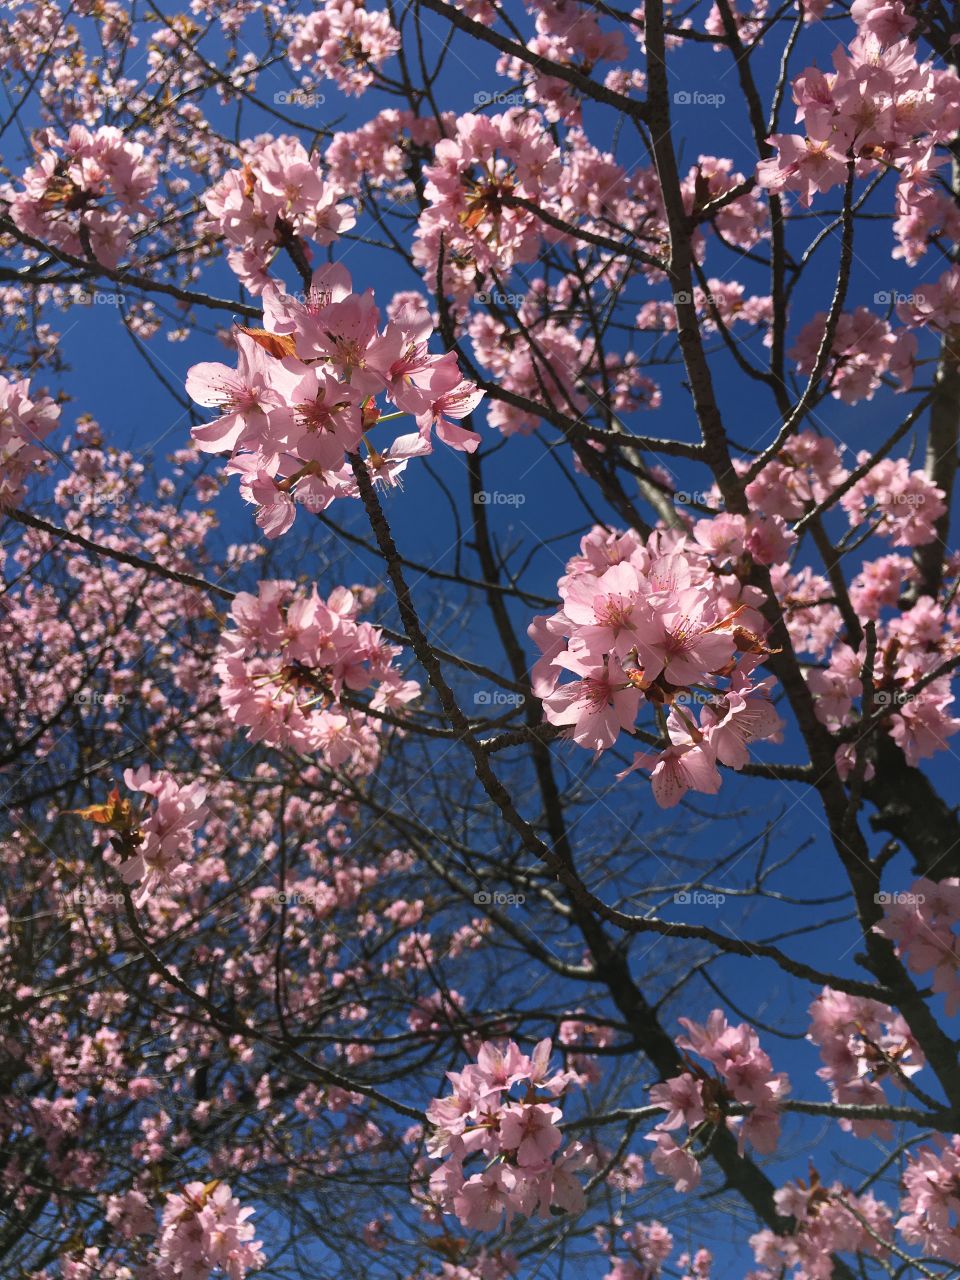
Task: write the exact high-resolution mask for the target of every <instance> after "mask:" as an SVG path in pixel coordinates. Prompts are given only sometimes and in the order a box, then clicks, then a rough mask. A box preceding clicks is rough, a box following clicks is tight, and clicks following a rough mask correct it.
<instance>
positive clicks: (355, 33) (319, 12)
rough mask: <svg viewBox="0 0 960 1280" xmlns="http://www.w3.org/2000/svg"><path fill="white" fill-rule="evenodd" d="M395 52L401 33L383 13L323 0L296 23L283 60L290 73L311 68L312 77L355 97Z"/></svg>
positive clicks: (351, 1)
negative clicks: (298, 23)
mask: <svg viewBox="0 0 960 1280" xmlns="http://www.w3.org/2000/svg"><path fill="white" fill-rule="evenodd" d="M399 48H400V35H399V32H397V31H396V29H395V28H394V26H393V24H392V23H391V21H390V15H389V14H388V13H387V11H386V10H385V9H379V10H376V11H374V12H371V11H370V10H368V9H367V8H366V7H365V6H364V4H363V0H360V3H357V2H356V0H326V3H325V4H324V5H323V6H322V7H319V8H317V9H314V10H313V12H312V13H309V14H308V15H307V16H306V17H305V18H304V19H303V21H302V22H301V23H300V25H299V27H298V28H297V30H296V31H295V32H294V34H293V38H292V40H291V41H290V46H289V49H288V52H287V56H288V58H289V59H290V65H291V66H292V67H293V68H294V70H297V71H299V70H300V69H301V68H302V67H304V66H306V65H309V66H310V68H311V71H312V72H313V74H314V75H316V76H318V77H322V78H326V79H329V80H333V81H335V82H336V84H337V85H338V86H339V87H340V88H341V89H342V90H343V92H344V93H349V94H354V95H357V96H359V95H360V94H361V93H363V91H364V90H365V89H367V88H369V86H370V85H371V84H373V81H374V78H375V75H376V71H377V69H378V68H379V67H380V66H381V65H382V64H383V63H384V62H386V60H387V59H388V58H390V57H392V56H393V55H394V54H395V53H396V52H397V50H398V49H399ZM304 83H305V84H306V83H307V82H306V80H305V81H304Z"/></svg>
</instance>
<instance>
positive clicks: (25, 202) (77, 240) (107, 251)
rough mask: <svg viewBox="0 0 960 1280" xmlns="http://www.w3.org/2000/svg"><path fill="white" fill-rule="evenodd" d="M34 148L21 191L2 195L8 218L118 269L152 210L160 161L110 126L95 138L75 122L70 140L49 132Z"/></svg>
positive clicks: (9, 189)
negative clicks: (138, 222) (34, 155)
mask: <svg viewBox="0 0 960 1280" xmlns="http://www.w3.org/2000/svg"><path fill="white" fill-rule="evenodd" d="M36 146H37V151H38V155H37V160H36V163H35V164H32V165H31V166H30V167H29V168H28V169H27V170H26V172H25V173H24V174H23V177H22V179H21V182H22V184H23V189H22V190H17V189H16V188H15V187H14V186H11V185H8V186H6V187H5V188H4V189H3V191H2V192H0V194H2V196H3V198H4V199H6V200H8V201H9V202H10V217H11V218H12V219H13V221H14V222H15V223H16V225H17V226H18V227H19V228H20V230H21V231H24V232H26V233H27V234H28V235H32V236H36V237H38V238H39V239H42V240H44V241H45V242H46V243H47V244H50V245H53V246H55V247H56V248H59V249H63V250H65V251H66V252H67V253H72V254H77V255H78V256H81V257H86V256H87V253H88V252H90V253H92V254H93V256H94V257H95V258H96V259H97V261H98V262H102V263H103V264H104V266H107V267H115V266H116V265H117V263H118V262H119V261H120V258H121V257H122V256H123V253H124V251H125V250H126V248H127V246H128V244H129V243H130V237H131V235H132V233H133V230H134V229H135V226H136V219H137V217H138V215H142V214H144V213H146V212H147V204H146V199H147V196H148V195H150V193H151V192H152V191H153V189H154V187H155V186H156V182H157V165H156V161H155V160H154V158H153V157H152V156H151V155H150V154H149V153H148V152H147V151H146V149H145V148H144V146H143V144H142V143H139V142H132V141H130V139H129V138H127V137H126V136H125V135H124V133H123V132H122V131H121V130H120V129H115V128H112V127H109V126H106V125H104V126H101V127H100V128H99V129H97V130H96V132H94V133H91V132H90V130H89V129H85V128H84V127H83V125H79V124H77V125H74V126H73V127H72V128H71V130H70V132H69V134H68V135H67V137H66V138H62V137H60V136H59V135H58V134H56V133H55V132H54V131H53V130H44V131H42V132H41V133H40V134H39V135H38V137H37V140H36Z"/></svg>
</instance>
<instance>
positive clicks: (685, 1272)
mask: <svg viewBox="0 0 960 1280" xmlns="http://www.w3.org/2000/svg"><path fill="white" fill-rule="evenodd" d="M620 1239H621V1241H622V1242H623V1245H624V1246H625V1252H626V1257H622V1258H621V1257H617V1256H616V1255H615V1254H611V1256H610V1270H609V1271H608V1272H607V1274H606V1275H605V1276H604V1278H603V1280H656V1277H658V1276H660V1275H662V1274H663V1267H664V1264H665V1263H666V1261H667V1259H668V1258H669V1257H670V1254H671V1253H672V1252H673V1235H672V1234H671V1232H670V1231H669V1230H668V1229H667V1228H666V1227H665V1226H664V1225H663V1223H662V1222H657V1221H653V1222H638V1223H636V1224H635V1225H634V1226H633V1227H632V1228H631V1229H630V1230H629V1231H624V1232H623V1233H622V1234H621V1236H620ZM676 1266H677V1268H678V1269H679V1271H680V1272H681V1280H710V1273H711V1269H712V1266H713V1256H712V1255H711V1253H710V1251H709V1250H708V1249H698V1250H697V1251H696V1253H694V1254H693V1255H692V1256H691V1255H690V1254H689V1253H682V1254H680V1256H679V1257H678V1258H677V1260H676Z"/></svg>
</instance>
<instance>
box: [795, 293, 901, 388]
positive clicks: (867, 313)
mask: <svg viewBox="0 0 960 1280" xmlns="http://www.w3.org/2000/svg"><path fill="white" fill-rule="evenodd" d="M826 323H827V314H826V312H825V311H821V312H819V313H818V314H817V315H815V316H814V317H813V319H812V320H811V321H810V322H809V323H808V324H806V325H804V327H803V329H802V330H801V331H800V333H799V334H798V335H797V340H796V343H795V344H794V347H793V350H792V351H791V352H790V355H791V357H792V358H793V359H794V360H796V362H797V368H798V369H799V370H800V372H801V373H810V372H812V370H813V368H814V366H815V364H816V359H817V354H818V352H819V350H820V344H821V342H822V341H823V334H824V330H825V328H826ZM916 354H917V339H916V336H915V335H914V334H912V333H911V332H910V331H909V330H908V329H900V330H896V331H895V330H893V329H891V327H890V325H889V324H887V322H886V321H885V320H883V319H882V318H881V317H880V316H877V315H874V313H873V312H872V311H871V310H870V309H869V307H857V309H856V310H855V311H844V312H841V314H840V316H839V318H838V320H837V327H836V331H835V333H834V335H833V343H832V345H831V347H830V362H829V364H828V366H827V372H826V374H825V377H826V379H827V381H828V382H829V384H830V390H831V394H832V395H833V396H835V397H836V398H837V399H838V400H842V401H843V402H844V404H856V403H857V402H858V401H860V400H870V399H871V398H872V396H873V393H874V392H875V391H876V390H877V388H878V387H879V386H880V385H881V381H882V379H883V377H884V375H885V374H889V375H890V376H892V377H895V378H897V379H898V381H899V384H900V386H899V390H901V391H907V390H909V388H910V386H911V385H912V382H913V362H914V360H915V358H916Z"/></svg>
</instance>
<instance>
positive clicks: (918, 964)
mask: <svg viewBox="0 0 960 1280" xmlns="http://www.w3.org/2000/svg"><path fill="white" fill-rule="evenodd" d="M890 896H891V900H890V901H889V902H887V904H886V905H885V907H884V913H883V920H882V921H881V923H880V924H878V925H877V926H876V930H877V932H878V933H882V934H883V935H884V937H886V938H890V939H891V941H893V942H894V943H896V946H897V950H898V951H899V952H900V954H901V955H902V956H903V957H904V959H905V960H906V962H907V965H908V966H909V968H910V969H911V970H912V971H913V972H914V973H929V972H930V971H931V970H933V982H932V985H933V990H934V991H936V992H938V993H939V994H941V995H943V996H945V997H946V1004H947V1014H948V1016H949V1017H954V1016H955V1015H956V1013H957V1011H958V1010H960V934H957V933H956V932H955V928H956V925H957V924H958V923H960V879H958V878H957V877H955V876H954V877H953V878H951V879H945V880H941V881H939V882H937V883H935V882H934V881H932V880H926V879H922V880H917V881H915V882H914V884H912V885H911V886H910V892H909V893H898V894H892V895H890Z"/></svg>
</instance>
